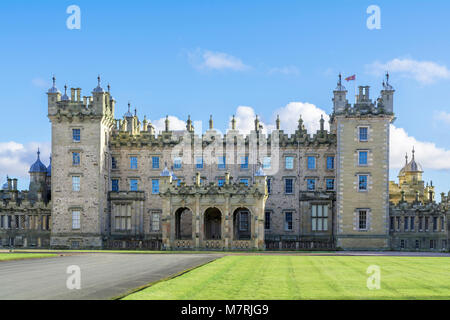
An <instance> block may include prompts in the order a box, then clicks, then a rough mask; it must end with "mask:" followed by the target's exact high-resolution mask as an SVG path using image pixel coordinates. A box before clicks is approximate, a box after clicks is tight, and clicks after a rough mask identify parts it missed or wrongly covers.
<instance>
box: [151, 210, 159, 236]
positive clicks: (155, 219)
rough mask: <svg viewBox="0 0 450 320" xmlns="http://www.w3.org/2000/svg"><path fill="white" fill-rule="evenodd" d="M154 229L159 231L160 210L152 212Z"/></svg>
mask: <svg viewBox="0 0 450 320" xmlns="http://www.w3.org/2000/svg"><path fill="white" fill-rule="evenodd" d="M152 231H154V232H156V231H159V213H158V212H153V213H152Z"/></svg>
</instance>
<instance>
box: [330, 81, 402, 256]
mask: <svg viewBox="0 0 450 320" xmlns="http://www.w3.org/2000/svg"><path fill="white" fill-rule="evenodd" d="M388 81H389V79H388V76H387V82H386V83H383V91H381V97H380V98H379V99H378V100H377V102H372V100H371V99H370V95H369V87H368V86H361V87H359V94H358V95H357V96H356V103H355V104H354V105H353V106H350V105H349V106H348V108H345V109H342V107H340V106H339V105H336V103H335V108H334V112H333V115H332V117H331V123H332V127H334V128H335V130H336V134H337V195H336V198H337V230H336V240H337V246H338V247H341V248H343V249H348V250H351V249H355V250H377V249H387V248H389V230H388V217H389V128H390V124H391V122H392V121H393V120H394V114H393V104H392V101H393V93H394V89H393V88H392V87H391V86H390V85H389V84H388ZM386 85H389V87H388V88H387V87H386ZM335 99H336V91H335ZM335 99H334V100H335Z"/></svg>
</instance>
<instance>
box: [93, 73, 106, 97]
mask: <svg viewBox="0 0 450 320" xmlns="http://www.w3.org/2000/svg"><path fill="white" fill-rule="evenodd" d="M97 80H98V85H97V87H96V88H95V89H94V92H99V93H103V92H105V90H103V88H102V87H101V86H100V76H98V78H97Z"/></svg>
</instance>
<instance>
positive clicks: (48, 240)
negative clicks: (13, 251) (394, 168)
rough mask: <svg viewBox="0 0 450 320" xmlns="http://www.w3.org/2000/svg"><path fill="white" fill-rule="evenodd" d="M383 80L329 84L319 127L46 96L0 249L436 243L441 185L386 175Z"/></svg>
mask: <svg viewBox="0 0 450 320" xmlns="http://www.w3.org/2000/svg"><path fill="white" fill-rule="evenodd" d="M394 92H395V91H394V89H393V88H392V86H391V85H390V84H389V76H388V75H387V78H386V82H383V89H382V91H381V93H380V97H379V98H378V99H376V100H375V101H373V100H371V99H370V96H369V87H368V86H363V87H359V94H358V95H357V99H356V103H355V104H354V105H351V104H350V103H349V102H348V100H347V90H346V89H345V87H344V86H343V85H342V83H341V78H340V77H339V82H338V85H337V88H336V89H335V90H334V92H333V95H334V97H333V112H332V114H331V116H330V130H329V131H327V130H325V129H324V127H325V126H324V119H323V118H322V119H321V120H320V129H319V130H318V131H317V132H316V133H314V134H313V135H311V134H310V133H308V132H307V130H306V129H305V126H304V124H303V120H302V119H301V117H300V119H299V121H298V128H297V130H296V131H295V133H294V134H292V135H288V134H286V133H284V131H283V130H282V129H281V123H280V120H279V119H277V121H276V129H275V130H273V131H272V132H270V133H269V134H264V133H263V130H262V129H263V128H262V126H261V124H260V122H259V119H258V118H256V119H255V123H254V130H252V131H251V132H250V134H248V135H244V134H242V133H241V132H239V131H238V130H236V120H235V119H234V117H233V119H232V120H231V126H230V127H231V129H230V130H228V132H227V133H226V134H225V135H222V134H220V133H219V132H218V131H217V130H215V129H214V123H213V119H212V117H211V119H210V121H209V129H208V130H207V131H206V132H205V133H204V134H201V135H197V134H196V133H195V131H194V125H193V122H192V121H191V119H190V118H189V117H188V120H187V121H186V130H183V131H173V130H171V128H170V121H169V119H168V118H167V119H166V123H165V129H164V130H163V131H161V132H158V133H157V132H155V128H154V126H153V125H152V124H151V123H150V122H149V121H147V119H146V118H145V117H144V119H143V121H142V122H141V121H140V119H139V117H138V116H137V112H136V111H135V113H134V114H133V113H132V112H131V110H130V105H129V107H128V112H127V113H126V114H125V115H124V116H123V118H122V119H119V120H118V119H116V118H115V100H114V98H113V97H112V95H111V92H110V88H109V86H108V89H107V90H104V89H103V88H102V87H101V83H100V78H99V79H98V85H97V87H96V88H95V89H94V90H93V92H92V96H84V97H81V89H79V88H72V89H71V92H70V96H69V95H68V93H67V87H65V92H64V94H61V93H60V91H59V90H58V89H57V88H56V85H55V80H54V84H53V87H52V88H51V89H50V90H49V91H48V117H49V119H50V121H51V124H52V159H51V164H50V165H49V167H48V168H47V167H46V166H45V165H44V164H42V162H41V160H40V158H39V154H38V159H37V161H36V163H35V164H33V165H32V167H31V168H30V188H29V191H23V192H19V191H17V180H14V179H8V181H7V183H6V184H5V185H4V186H3V190H2V191H0V196H1V198H2V200H3V204H2V206H0V222H1V223H0V239H1V243H0V246H4V247H8V246H11V245H14V246H16V247H52V248H147V249H165V250H183V249H215V250H247V249H248V250H250V249H257V250H263V249H266V250H280V249H291V250H300V249H336V248H342V249H347V250H390V249H405V250H448V248H449V245H448V237H449V226H450V225H449V223H448V221H449V217H450V193H449V196H445V195H444V194H443V195H441V198H442V201H441V203H436V201H435V196H434V187H433V186H432V184H431V185H427V186H426V187H425V185H424V182H423V181H422V173H423V171H422V168H421V167H420V165H419V164H418V163H417V162H416V160H415V155H414V152H413V158H412V160H411V161H410V162H408V159H407V161H406V165H405V167H404V168H403V169H402V170H401V171H400V174H399V183H398V184H396V183H394V182H389V148H390V146H389V128H390V124H391V122H392V121H393V120H394V110H393V106H394Z"/></svg>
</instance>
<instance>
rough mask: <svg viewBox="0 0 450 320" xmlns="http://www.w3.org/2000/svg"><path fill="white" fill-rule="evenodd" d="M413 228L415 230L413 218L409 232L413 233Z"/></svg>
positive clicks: (412, 218)
mask: <svg viewBox="0 0 450 320" xmlns="http://www.w3.org/2000/svg"><path fill="white" fill-rule="evenodd" d="M414 228H415V223H414V217H411V227H410V229H411V231H414Z"/></svg>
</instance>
